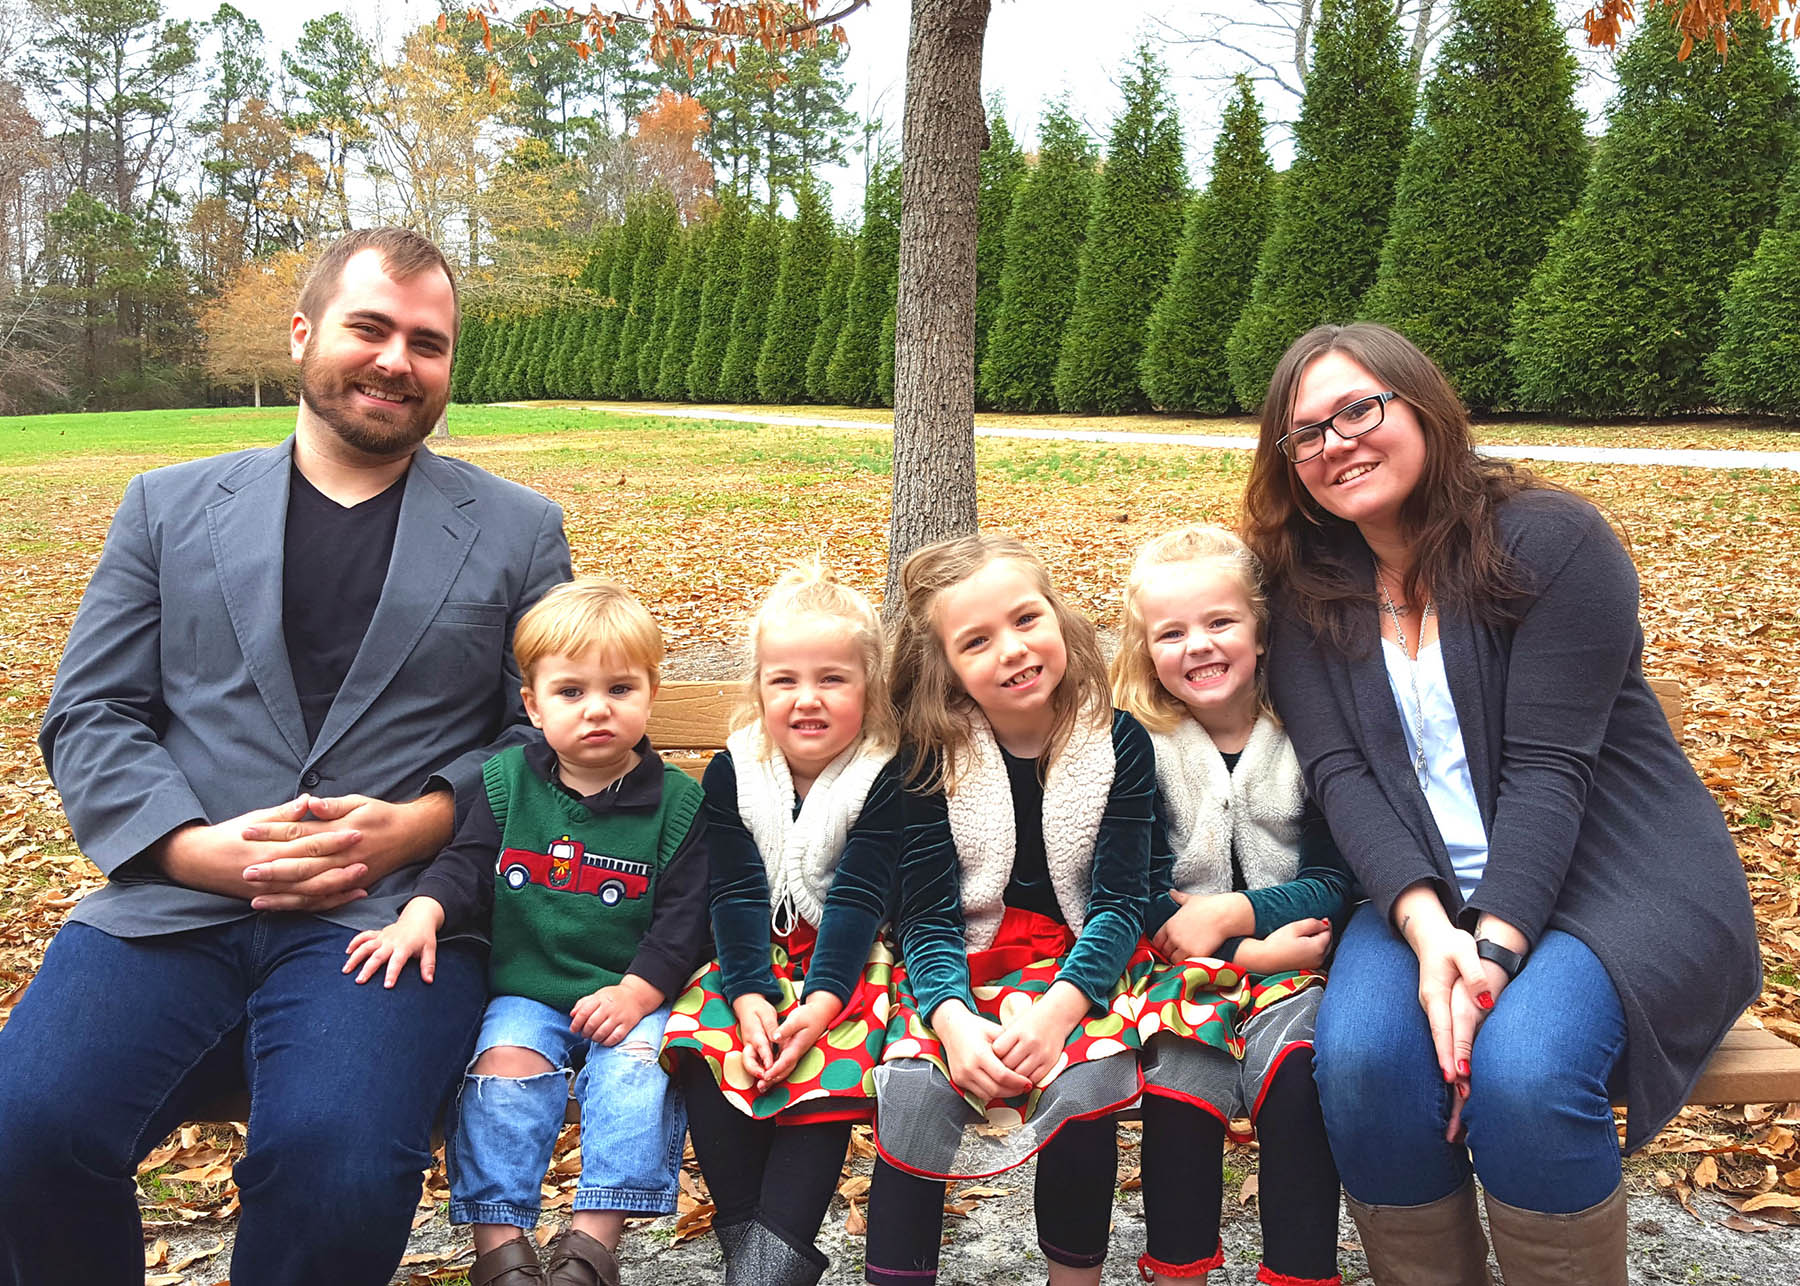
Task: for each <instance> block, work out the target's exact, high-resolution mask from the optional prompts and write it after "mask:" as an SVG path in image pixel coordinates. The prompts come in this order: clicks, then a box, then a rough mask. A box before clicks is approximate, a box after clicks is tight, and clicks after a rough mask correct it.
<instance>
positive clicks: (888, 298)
mask: <svg viewBox="0 0 1800 1286" xmlns="http://www.w3.org/2000/svg"><path fill="white" fill-rule="evenodd" d="M899 279H900V166H899V165H898V164H897V163H892V162H890V163H888V164H884V165H880V166H877V167H876V169H875V173H874V175H873V176H872V177H871V179H870V180H869V189H868V192H867V193H866V194H865V196H864V197H863V226H862V231H861V232H859V233H857V237H856V267H855V269H854V270H853V271H852V273H851V276H850V290H849V293H848V295H847V296H846V298H845V303H844V324H843V326H842V327H841V328H840V329H839V331H838V337H837V347H836V348H835V349H833V350H832V354H831V364H830V365H829V366H828V367H827V368H826V371H825V380H826V383H827V386H828V387H829V390H830V393H831V400H832V401H834V402H843V403H847V404H848V405H851V406H874V405H875V404H876V403H877V402H878V401H879V400H880V396H881V390H880V381H881V329H882V323H883V322H884V320H885V319H886V318H887V315H888V312H889V310H890V309H892V307H893V305H894V296H895V291H896V289H897V288H898V286H899ZM890 351H891V346H890ZM889 360H890V362H891V361H892V358H891V357H890V358H889Z"/></svg>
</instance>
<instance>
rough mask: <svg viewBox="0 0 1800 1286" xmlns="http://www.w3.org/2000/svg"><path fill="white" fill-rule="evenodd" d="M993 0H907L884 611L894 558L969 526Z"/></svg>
mask: <svg viewBox="0 0 1800 1286" xmlns="http://www.w3.org/2000/svg"><path fill="white" fill-rule="evenodd" d="M990 6H991V0H913V6H912V31H911V34H910V36H909V38H908V41H907V51H906V113H905V120H904V124H903V126H902V129H901V144H900V156H901V178H900V193H901V197H900V284H899V296H898V299H897V303H896V311H895V318H894V486H893V517H892V520H891V522H890V524H889V527H888V575H887V601H886V607H885V609H884V610H885V612H886V614H887V616H888V618H889V619H890V620H891V619H892V618H893V617H894V615H895V614H896V613H897V612H898V610H899V602H900V565H901V564H902V563H904V562H905V561H906V558H907V556H908V555H909V554H911V553H912V552H913V551H914V550H915V549H918V548H919V547H920V546H922V545H928V544H930V543H931V542H932V541H935V540H943V539H946V538H947V537H951V536H961V535H967V534H969V533H970V532H973V531H974V530H975V527H976V512H975V227H976V223H975V211H976V203H977V198H978V196H979V193H980V182H979V178H978V174H979V161H980V157H981V149H982V147H983V146H984V145H985V144H986V141H987V124H986V117H985V115H984V113H983V111H982V106H981V45H982V40H983V39H984V38H985V36H986V35H987V23H988V12H989V9H990Z"/></svg>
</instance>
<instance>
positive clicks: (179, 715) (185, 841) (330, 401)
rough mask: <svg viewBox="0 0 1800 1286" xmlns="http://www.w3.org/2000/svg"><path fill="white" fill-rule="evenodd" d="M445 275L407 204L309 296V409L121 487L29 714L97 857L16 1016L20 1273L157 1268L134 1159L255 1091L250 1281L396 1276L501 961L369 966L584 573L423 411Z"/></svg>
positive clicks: (449, 950)
mask: <svg viewBox="0 0 1800 1286" xmlns="http://www.w3.org/2000/svg"><path fill="white" fill-rule="evenodd" d="M457 321H458V311H457V297H456V285H455V279H454V277H453V275H452V273H451V270H450V266H449V264H448V263H446V262H445V260H444V257H443V255H442V253H441V252H439V250H438V249H437V247H436V246H434V245H432V244H431V242H429V241H428V240H426V239H425V238H423V237H420V236H418V235H417V234H415V233H412V232H408V231H405V230H403V229H397V228H383V229H375V230H369V231H362V232H355V233H351V234H350V235H348V236H346V237H344V238H343V239H342V240H340V241H339V242H337V243H336V244H335V245H333V246H332V247H331V248H330V249H328V250H327V251H326V252H325V254H324V255H323V257H322V258H321V259H320V260H319V262H318V264H317V266H316V267H315V268H314V269H313V271H312V273H311V275H310V276H309V277H308V279H307V281H306V284H305V286H304V288H303V289H302V292H301V296H300V301H299V304H298V306H297V309H296V311H295V313H294V316H293V334H292V349H293V354H294V358H295V360H296V361H297V362H298V363H299V364H300V369H301V388H302V392H301V401H300V410H299V416H298V419H297V421H296V423H295V426H294V434H293V436H292V437H291V438H289V439H288V440H287V441H286V442H283V443H282V444H281V445H280V446H277V447H267V448H260V449H256V450H250V451H240V452H236V453H234V454H230V455H223V456H215V457H212V458H210V459H203V460H194V461H190V462H188V463H185V464H178V465H173V466H170V467H168V468H164V469H157V470H154V471H152V472H150V473H146V474H142V475H140V476H139V477H137V478H134V479H133V480H132V481H131V483H130V484H129V485H128V486H127V487H126V489H125V495H124V498H123V500H122V501H121V503H120V506H119V510H118V513H117V514H116V516H115V517H114V519H113V524H112V529H111V531H110V533H109V534H108V536H107V539H106V546H105V549H104V551H103V552H102V554H101V556H100V562H99V565H98V566H97V568H96V569H95V571H94V576H93V579H92V581H91V582H90V583H89V585H88V588H87V592H86V593H85V595H84V596H83V598H82V602H81V610H80V612H79V614H78V615H77V616H76V618H75V625H74V629H73V631H72V632H71V634H70V636H69V642H68V646H67V648H66V650H65V652H64V654H63V660H62V665H61V667H60V668H59V670H58V672H57V678H56V687H55V691H54V694H53V695H52V698H51V701H50V707H49V710H48V711H47V713H46V714H45V717H44V725H43V730H42V733H41V735H40V738H39V744H40V745H41V746H42V748H43V753H44V761H45V763H46V764H47V765H48V766H49V769H50V773H51V776H52V777H53V778H54V780H55V782H56V785H57V788H58V789H59V790H60V791H61V793H62V799H63V805H64V808H65V810H66V811H67V813H68V817H69V822H70V825H71V827H72V829H73V831H74V834H75V838H76V840H77V842H78V843H79V844H80V845H81V848H82V851H83V852H84V853H85V854H86V855H87V856H88V858H89V859H90V860H91V861H92V862H93V863H94V864H95V865H96V866H98V867H99V868H100V870H101V871H102V872H103V873H104V874H105V875H106V877H107V883H106V884H105V885H104V886H103V887H102V888H100V889H98V890H97V891H96V892H94V893H93V894H92V895H90V896H89V897H88V898H86V899H85V900H83V901H82V902H81V903H80V904H79V905H78V906H77V907H76V908H75V910H74V911H73V912H72V913H71V915H70V917H69V923H67V924H66V925H65V926H64V927H63V929H62V930H61V932H59V933H58V934H57V935H56V937H55V938H54V939H53V940H52V941H51V943H50V946H49V949H48V951H47V952H46V954H45V957H44V963H43V967H42V968H41V969H40V970H39V972H38V974H37V976H36V978H35V979H34V980H33V981H32V983H31V986H30V987H29V988H28V989H27V990H26V992H25V995H24V997H23V998H22V999H21V1000H20V1001H19V1003H18V1005H17V1007H16V1008H15V1009H14V1011H13V1014H12V1018H11V1021H10V1022H8V1023H7V1025H6V1026H5V1027H4V1028H0V1283H18V1284H24V1286H49V1284H51V1283H68V1282H80V1283H83V1286H111V1284H112V1283H126V1282H133V1283H141V1282H142V1280H143V1275H144V1253H143V1241H142V1228H141V1225H140V1222H139V1219H138V1211H137V1204H136V1199H135V1192H136V1183H135V1174H136V1169H137V1165H138V1163H139V1161H141V1160H142V1159H143V1157H144V1156H145V1155H146V1154H147V1153H148V1152H149V1151H150V1149H151V1148H152V1147H154V1146H155V1145H156V1144H157V1143H158V1142H159V1141H160V1140H161V1139H162V1138H163V1137H164V1135H166V1134H167V1133H168V1132H169V1131H170V1129H171V1128H173V1127H174V1126H175V1125H177V1124H179V1123H180V1122H181V1121H182V1120H183V1119H184V1117H185V1116H186V1114H187V1113H188V1112H189V1111H191V1109H192V1108H193V1107H194V1106H195V1105H196V1104H197V1103H198V1102H199V1101H200V1100H201V1099H202V1097H203V1096H209V1095H212V1094H215V1093H216V1092H217V1091H218V1090H219V1088H220V1087H221V1086H222V1085H227V1084H230V1083H232V1082H235V1083H236V1084H237V1085H239V1086H243V1085H246V1084H247V1086H248V1088H249V1092H250V1122H249V1140H248V1150H247V1151H246V1153H245V1155H244V1157H243V1159H242V1160H241V1161H240V1162H239V1163H238V1165H237V1170H236V1178H237V1183H238V1188H239V1191H240V1194H241V1197H242V1213H241V1215H240V1217H239V1220H238V1228H237V1238H236V1243H235V1246H234V1248H233V1255H232V1273H231V1276H232V1279H233V1280H235V1281H242V1282H246V1283H254V1284H255V1286H287V1284H289V1283H291V1284H293V1286H299V1284H300V1283H321V1282H330V1283H334V1284H340V1283H341V1284H346V1286H350V1284H356V1283H368V1284H369V1286H375V1284H376V1283H385V1282H386V1281H388V1279H389V1277H390V1276H391V1274H392V1273H393V1271H394V1268H395V1266H396V1264H397V1263H398V1261H399V1259H400V1256H401V1254H402V1253H403V1251H404V1249H405V1244H406V1237H407V1233H408V1231H409V1228H410V1226H411V1217H412V1213H413V1210H414V1208H415V1206H416V1203H417V1201H418V1197H419V1185H420V1176H421V1173H422V1172H423V1170H424V1168H425V1166H426V1165H427V1163H428V1162H429V1160H430V1148H431V1142H430V1140H431V1132H432V1125H433V1122H434V1121H435V1119H436V1118H437V1116H438V1114H439V1112H440V1110H441V1109H442V1107H443V1105H444V1103H445V1102H446V1100H447V1098H448V1096H449V1094H450V1092H451V1091H452V1089H453V1087H454V1086H455V1084H456V1083H457V1080H458V1078H459V1075H460V1073H461V1070H462V1065H463V1063H464V1061H465V1060H466V1059H467V1057H468V1051H469V1048H470V1045H471V1043H472V1041H473V1039H474V1033H475V1025H476V1023H477V1021H478V1020H479V1018H480V1015H481V1009H482V1002H483V999H484V991H485V977H484V972H485V959H484V949H483V946H482V944H481V943H480V942H476V941H469V940H463V941H456V940H451V941H447V942H445V943H444V944H442V945H441V946H440V949H439V952H438V957H437V967H436V972H435V978H434V980H433V981H432V982H430V983H429V984H427V983H425V982H423V981H421V980H420V978H419V975H418V974H417V973H416V972H412V973H409V974H408V975H407V976H406V978H405V979H403V980H402V981H401V983H400V985H398V986H397V987H395V988H394V989H393V990H391V991H388V990H384V989H382V988H370V987H358V986H355V985H353V984H352V983H351V981H350V980H349V979H348V978H345V977H343V976H342V975H341V973H340V969H341V967H342V965H343V961H344V952H345V948H346V945H347V944H348V943H349V941H350V938H351V937H352V936H353V935H354V934H355V933H356V932H357V931H358V930H360V929H364V928H371V927H379V926H382V925H385V924H387V923H388V922H390V921H391V920H392V919H393V917H394V914H395V913H396V911H397V910H398V909H399V907H400V906H401V905H402V904H403V903H404V902H405V901H406V900H407V898H408V897H409V896H411V892H412V887H413V883H414V881H415V879H416V878H417V876H418V874H419V872H420V870H421V869H422V867H421V863H423V862H424V861H426V860H427V859H429V858H431V857H433V856H434V855H435V854H436V853H437V852H438V850H439V849H440V848H442V847H443V845H444V844H445V842H446V841H447V840H448V839H449V837H450V833H451V826H452V820H453V813H454V809H455V805H456V802H457V801H458V800H463V799H467V798H469V797H470V796H471V795H472V794H473V793H474V792H476V791H479V790H480V789H481V773H480V765H481V763H482V761H483V759H484V758H485V757H486V756H488V755H489V754H491V753H492V752H493V751H494V750H496V749H497V748H499V747H501V746H503V745H505V744H508V743H509V742H511V741H515V740H519V739H521V738H522V737H524V736H525V735H527V734H526V732H525V728H526V723H525V717H524V712H523V709H522V707H521V703H520V697H519V686H520V685H519V675H518V671H517V669H516V667H515V665H514V663H513V659H512V655H511V651H510V647H509V643H510V640H511V637H512V626H513V624H514V623H515V622H516V621H517V620H518V618H519V617H520V615H521V614H523V612H524V611H525V609H526V608H528V607H530V606H531V604H532V603H533V602H535V601H536V600H537V599H538V597H539V596H541V595H542V594H543V593H544V591H546V590H547V589H549V588H550V587H551V586H552V585H554V584H557V583H558V582H560V581H563V580H566V579H568V577H569V551H568V545H567V543H566V542H565V540H564V537H563V530H562V513H561V510H559V509H558V508H557V506H556V505H554V504H552V503H551V502H550V501H548V500H546V499H545V498H544V497H542V496H540V495H538V494H537V493H535V492H533V491H530V490H528V489H526V488H524V487H521V486H518V485H516V484H514V483H510V482H506V481H503V480H501V479H499V478H496V477H494V476H493V475H492V474H489V473H487V472H485V471H484V470H481V469H479V468H476V467H475V466H473V465H471V464H467V463H465V462H463V461H460V460H455V459H449V458H445V457H440V456H437V455H434V454H432V453H431V452H430V451H428V450H426V449H425V448H424V447H423V445H422V443H423V441H424V439H425V437H426V436H427V434H429V433H430V432H431V429H432V426H433V425H434V424H435V423H436V421H437V419H438V417H439V415H440V413H441V412H442V411H443V409H444V405H445V403H446V401H447V400H448V397H449V386H450V362H451V354H452V350H453V347H454V344H455V338H456V330H457Z"/></svg>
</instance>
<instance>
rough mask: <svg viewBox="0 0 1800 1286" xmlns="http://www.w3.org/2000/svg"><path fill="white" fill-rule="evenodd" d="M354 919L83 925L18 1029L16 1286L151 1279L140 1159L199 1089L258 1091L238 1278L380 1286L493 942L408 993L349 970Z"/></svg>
mask: <svg viewBox="0 0 1800 1286" xmlns="http://www.w3.org/2000/svg"><path fill="white" fill-rule="evenodd" d="M350 936H351V935H350V931H349V930H348V929H345V928H343V927H342V926H340V925H334V924H329V923H327V922H326V921H324V920H321V919H318V918H317V917H314V916H308V915H279V914H258V915H253V916H250V917H249V918H247V919H243V920H238V921H234V922H233V923H230V924H226V925H220V926H217V927H213V928H207V929H195V930H191V931H189V932H186V933H176V934H167V935H163V936H159V937H151V938H137V939H125V938H115V937H113V936H111V935H110V934H106V933H102V932H100V931H99V930H98V929H93V928H90V927H88V926H87V925H84V924H69V925H65V926H64V927H63V929H62V931H61V932H60V933H58V934H57V935H56V937H55V939H54V940H53V941H52V942H51V943H50V949H49V951H48V952H47V953H46V954H45V956H44V964H43V968H42V969H40V970H39V971H38V974H37V976H36V978H35V979H33V981H32V983H31V986H30V987H29V988H28V989H27V990H26V992H25V995H24V997H23V998H22V999H21V1000H20V1001H19V1003H18V1006H17V1007H16V1008H15V1009H14V1010H13V1015H12V1019H11V1021H10V1022H8V1023H7V1025H6V1026H5V1027H4V1028H0V1283H4V1284H5V1286H57V1284H59V1283H69V1282H80V1283H82V1286H115V1283H117V1284H119V1286H123V1284H124V1283H141V1282H142V1281H143V1278H144V1248H143V1234H142V1229H141V1226H140V1223H139V1219H138V1211H137V1202H136V1197H135V1190H136V1185H135V1174H136V1170H137V1164H138V1162H139V1161H140V1160H141V1159H142V1158H143V1157H144V1156H145V1155H146V1154H147V1153H148V1152H149V1151H150V1149H151V1148H153V1147H155V1146H156V1145H157V1144H158V1143H159V1142H161V1140H162V1139H163V1137H164V1136H165V1135H167V1134H168V1132H169V1131H170V1130H171V1129H173V1128H174V1127H175V1126H176V1125H178V1124H179V1123H180V1122H181V1121H182V1120H183V1119H184V1116H185V1114H186V1113H187V1112H188V1111H190V1110H191V1109H192V1108H193V1107H194V1106H195V1105H196V1099H197V1097H198V1096H199V1095H202V1094H205V1093H208V1092H212V1091H214V1090H216V1089H217V1088H219V1087H220V1086H221V1085H222V1084H228V1083H229V1078H230V1077H231V1076H233V1075H235V1076H236V1077H237V1078H238V1084H240V1085H241V1084H243V1083H244V1081H246V1080H247V1081H248V1083H249V1087H250V1101H251V1109H250V1135H249V1150H248V1152H247V1153H246V1154H245V1156H244V1158H243V1159H242V1160H241V1161H239V1162H238V1165H237V1170H236V1178H237V1182H238V1187H239V1190H240V1193H241V1196H242V1201H243V1213H242V1215H241V1216H240V1218H239V1220H238V1231H237V1242H236V1245H235V1247H234V1248H233V1253H232V1271H231V1277H232V1280H233V1281H241V1282H245V1283H253V1284H254V1286H301V1283H309V1284H311V1286H318V1284H319V1283H325V1282H329V1283H332V1286H363V1284H367V1286H379V1284H384V1283H386V1282H387V1281H388V1279H389V1277H390V1276H391V1275H392V1273H393V1271H394V1267H395V1265H396V1264H397V1263H398V1262H399V1260H400V1256H401V1255H402V1254H403V1253H404V1251H405V1248H406V1237H407V1233H408V1231H409V1230H410V1227H411V1217H412V1213H413V1211H414V1209H415V1208H416V1206H417V1203H418V1200H419V1184H420V1179H421V1175H422V1172H423V1171H424V1169H425V1166H426V1165H427V1164H428V1163H429V1161H430V1148H431V1129H432V1124H433V1122H434V1121H435V1120H436V1118H437V1117H438V1114H439V1112H440V1111H441V1110H442V1108H443V1106H444V1105H445V1103H446V1102H447V1101H448V1099H449V1096H450V1093H451V1091H452V1089H454V1087H455V1085H456V1082H457V1079H458V1077H459V1075H460V1073H461V1071H462V1067H463V1064H464V1063H465V1062H466V1061H467V1060H468V1055H469V1047H470V1045H471V1044H472V1043H473V1041H474V1038H475V1030H476V1025H477V1023H478V1022H479V1020H480V1017H481V1006H482V1000H483V996H484V993H485V989H486V978H485V959H484V955H483V952H482V951H481V949H480V948H478V947H475V946H471V945H468V944H464V943H458V942H450V943H445V944H442V945H441V946H440V948H439V951H438V961H437V981H436V982H434V983H432V984H431V985H429V986H427V985H425V984H424V983H422V982H421V981H420V979H419V974H418V970H417V969H416V968H412V967H409V968H408V969H407V971H406V975H405V977H404V978H403V979H402V981H401V982H400V984H399V985H398V986H396V987H395V988H394V990H392V991H387V990H385V989H383V988H382V987H381V986H380V985H379V984H377V983H371V984H369V985H367V986H362V987H359V986H357V985H355V984H354V983H353V982H352V981H351V980H350V979H349V978H346V977H344V976H343V975H342V974H341V973H340V972H339V971H340V970H341V969H342V968H343V963H344V948H345V946H346V945H347V944H348V942H349V940H350Z"/></svg>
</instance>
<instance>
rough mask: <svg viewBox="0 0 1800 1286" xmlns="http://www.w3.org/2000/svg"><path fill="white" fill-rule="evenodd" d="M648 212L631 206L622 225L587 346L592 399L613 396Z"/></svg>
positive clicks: (641, 207) (638, 204) (639, 202)
mask: <svg viewBox="0 0 1800 1286" xmlns="http://www.w3.org/2000/svg"><path fill="white" fill-rule="evenodd" d="M647 222H648V212H647V211H646V209H645V207H644V204H643V202H641V201H636V202H632V203H631V204H630V205H629V206H628V207H627V209H626V211H625V222H624V223H623V224H621V225H620V228H619V235H618V237H617V239H616V240H617V244H616V245H615V246H614V249H613V259H612V276H611V279H610V281H609V283H608V285H607V287H606V298H605V299H604V300H602V301H601V313H600V318H599V324H598V325H597V326H596V327H595V328H594V337H593V340H592V342H591V343H590V344H589V345H588V365H589V367H590V370H591V374H590V376H589V378H590V379H592V381H593V388H594V391H593V396H595V397H612V396H613V369H614V367H616V366H617V365H618V363H619V341H620V339H621V338H622V337H623V336H624V333H625V319H626V317H627V316H628V315H629V314H630V312H631V281H632V274H633V273H634V272H635V271H636V270H637V257H638V251H639V250H641V249H643V247H644V228H645V224H646V223H647Z"/></svg>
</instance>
